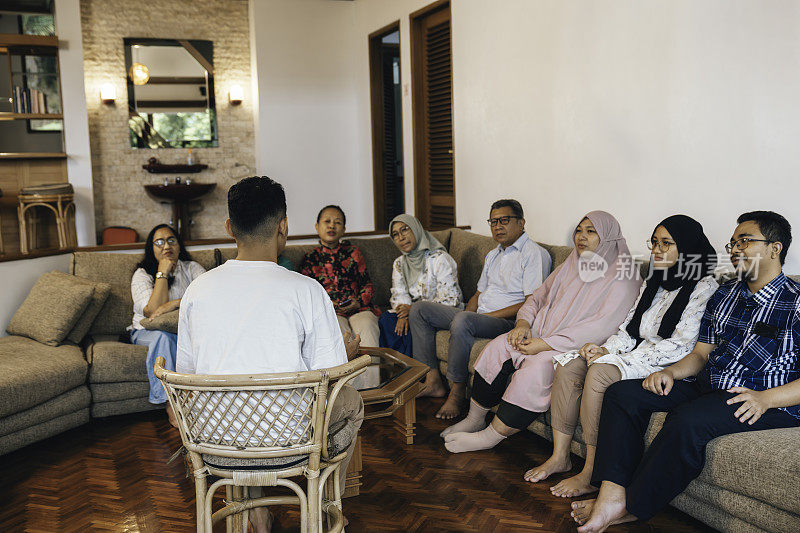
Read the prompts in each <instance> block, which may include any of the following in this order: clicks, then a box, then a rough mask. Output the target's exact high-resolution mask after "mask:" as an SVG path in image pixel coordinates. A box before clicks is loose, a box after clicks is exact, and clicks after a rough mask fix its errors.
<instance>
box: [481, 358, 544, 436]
mask: <svg viewBox="0 0 800 533" xmlns="http://www.w3.org/2000/svg"><path fill="white" fill-rule="evenodd" d="M514 370H516V369H515V368H514V363H513V362H512V361H511V359H509V360H508V361H506V362H505V363H503V366H502V367H501V368H500V372H499V373H498V374H497V377H496V378H494V380H492V382H491V383H488V382H487V381H486V380H485V379H483V377H481V375H480V374H478V373H477V372H475V373H474V375H473V376H472V399H473V400H475V401H476V402H478V404H479V405H480V406H482V407H485V408H486V409H491V408H492V407H494V406H495V405H498V404H499V406H498V407H497V414H496V415H495V416H497V418H499V419H500V420H501V421H502V422H503V424H505V425H507V426H508V427H510V428H514V429H520V430H522V429H526V428H527V427H528V426H530V425H531V423H532V422H533V421H534V420H536V417H537V416H539V415H540V414H541V413H537V412H535V411H528V410H527V409H523V408H522V407H520V406H518V405H514V404H513V403H508V402H507V401H505V400H503V394H504V393H505V392H506V389H507V388H508V380H509V379H510V378H511V374H513V373H514Z"/></svg>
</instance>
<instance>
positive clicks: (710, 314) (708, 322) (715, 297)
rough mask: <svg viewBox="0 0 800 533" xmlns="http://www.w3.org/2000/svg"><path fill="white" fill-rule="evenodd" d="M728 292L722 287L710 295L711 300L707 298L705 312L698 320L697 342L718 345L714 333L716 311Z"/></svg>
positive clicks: (715, 333) (717, 339) (727, 289)
mask: <svg viewBox="0 0 800 533" xmlns="http://www.w3.org/2000/svg"><path fill="white" fill-rule="evenodd" d="M728 291H730V288H726V287H725V286H722V287H720V288H719V289H717V292H715V293H714V294H712V295H711V298H709V300H708V303H707V304H706V310H705V312H703V318H702V319H700V334H699V336H698V337H697V341H698V342H704V343H706V344H719V338H718V337H717V331H716V321H717V320H716V310H717V305H718V304H719V301H720V300H721V299H722V298H723V297H724V296H725V294H726V293H727V292H728Z"/></svg>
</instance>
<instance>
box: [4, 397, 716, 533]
mask: <svg viewBox="0 0 800 533" xmlns="http://www.w3.org/2000/svg"><path fill="white" fill-rule="evenodd" d="M437 405H438V401H433V400H427V401H422V402H420V405H419V407H418V411H419V416H418V418H419V423H418V426H417V427H418V431H417V440H416V442H415V443H414V444H413V445H410V446H407V445H405V444H404V440H402V439H401V438H400V434H399V432H397V430H396V429H394V427H393V426H392V423H391V420H390V419H379V420H370V421H367V422H365V424H364V427H363V428H362V431H361V435H362V444H363V461H364V470H363V476H364V477H363V483H364V484H363V485H362V487H361V495H360V496H358V497H355V498H349V499H347V500H345V503H344V511H345V514H346V516H347V517H348V519H349V520H350V526H349V527H348V531H351V532H362V531H363V532H383V531H387V532H388V531H460V532H478V531H480V532H484V531H502V532H516V531H534V532H537V531H557V532H569V531H575V527H574V524H573V522H572V521H571V519H570V518H569V503H570V500H568V499H560V498H554V497H553V496H551V495H550V492H549V490H548V487H549V486H550V484H548V483H545V484H543V485H531V484H529V483H526V482H524V481H522V474H523V472H524V471H525V470H526V469H527V468H529V467H530V466H532V465H534V464H537V463H538V462H540V461H543V460H544V459H546V458H547V456H548V455H549V451H550V444H549V443H548V442H547V441H545V440H544V439H541V438H539V437H537V436H535V435H531V434H527V433H526V434H524V435H518V436H516V437H514V438H510V439H508V440H506V441H505V442H503V443H502V444H501V445H500V446H498V447H497V449H495V450H493V451H488V452H479V453H470V454H459V455H452V454H450V453H449V452H447V451H446V450H445V449H444V447H443V446H442V441H441V439H440V438H439V436H438V433H439V431H441V430H442V429H443V428H444V427H445V423H443V422H441V421H439V420H437V419H436V418H434V416H433V413H435V409H436V407H437ZM179 444H180V436H179V435H178V433H177V431H175V430H173V429H172V428H171V427H170V426H169V424H168V423H167V422H166V417H165V416H164V414H163V412H149V413H139V414H134V415H126V416H121V417H114V418H109V419H105V420H95V421H92V422H91V423H90V424H88V425H85V426H82V427H80V428H76V429H74V430H71V431H69V432H66V433H63V434H61V435H58V436H56V437H53V438H51V439H48V440H46V441H42V442H39V443H36V444H33V445H31V446H28V447H26V448H24V449H22V450H18V451H16V452H13V453H11V454H8V455H5V456H2V457H0V469H2V470H1V471H2V472H3V473H4V476H3V479H2V484H0V531H2V532H4V533H6V532H22V531H25V532H30V533H39V532H42V533H44V532H47V533H52V532H56V531H59V532H61V531H63V532H73V531H74V532H83V531H99V532H102V531H108V532H130V533H134V532H161V531H169V532H189V531H194V530H195V517H194V486H193V484H192V481H191V480H189V479H187V478H185V477H184V474H185V472H184V467H183V465H182V464H180V461H175V462H173V463H172V464H170V465H167V464H166V461H167V460H168V459H169V457H170V455H171V454H172V452H173V451H174V450H176V449H177V448H178V446H179ZM575 462H576V463H577V464H576V468H579V467H580V466H581V464H580V461H579V460H578V461H575ZM562 477H563V476H558V477H556V478H555V479H561V478H562ZM276 516H277V519H278V522H277V527H276V528H275V529H274V531H276V532H282V531H298V529H299V528H298V527H297V524H298V517H297V513H296V512H294V511H293V510H289V509H280V510H278V511H277V512H276ZM218 530H219V531H223V530H224V527H220V528H219V529H218ZM610 531H617V532H623V531H630V532H646V531H663V532H670V533H672V532H709V531H713V530H712V529H710V528H708V527H706V526H705V525H703V524H702V523H700V522H698V521H697V520H694V519H693V518H691V517H689V516H688V515H686V514H684V513H682V512H680V511H678V510H676V509H673V508H669V509H667V510H665V511H664V512H662V513H661V514H660V515H658V516H657V517H655V518H654V519H653V520H651V521H650V522H648V523H633V524H626V525H624V526H617V527H615V528H612V529H611V530H610Z"/></svg>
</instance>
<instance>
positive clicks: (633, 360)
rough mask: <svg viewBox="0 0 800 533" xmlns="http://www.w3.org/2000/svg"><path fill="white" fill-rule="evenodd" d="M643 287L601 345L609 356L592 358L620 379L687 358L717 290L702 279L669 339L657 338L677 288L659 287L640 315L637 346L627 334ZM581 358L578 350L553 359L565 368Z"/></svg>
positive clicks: (646, 373)
mask: <svg viewBox="0 0 800 533" xmlns="http://www.w3.org/2000/svg"><path fill="white" fill-rule="evenodd" d="M645 286H646V284H643V285H642V289H641V291H640V292H639V297H638V298H637V299H636V302H635V303H634V304H633V307H632V308H631V310H630V311H629V312H628V316H627V318H626V319H625V322H623V323H622V325H620V327H619V330H618V331H617V333H616V334H614V335H612V336H611V337H609V338H608V340H607V341H606V342H605V343H603V348H605V349H606V350H608V352H609V353H608V354H606V355H603V356H601V357H598V358H597V359H595V360H594V361H593V362H592V363H591V364H595V363H606V364H611V365H614V366H616V367H617V368H619V370H620V373H621V374H622V379H642V378H645V377H647V376H649V375H650V374H652V373H653V372H657V371H659V370H662V369H663V368H665V367H667V366H669V365H671V364H673V363H676V362H678V361H680V360H681V359H683V358H684V357H685V356H686V355H688V354H689V353H690V352H691V351H692V348H694V345H695V343H696V342H697V337H698V334H699V332H700V320H701V319H702V318H703V313H704V312H705V309H706V303H707V302H708V299H709V298H711V295H712V294H714V292H715V291H716V290H717V288H718V287H719V283H717V281H716V280H715V279H714V277H713V276H706V277H704V278H702V279H701V280H700V281H699V282H697V285H696V286H695V288H694V291H692V294H691V296H690V297H689V303H688V304H687V305H686V308H685V309H684V310H683V313H682V314H681V318H680V320H679V321H678V324H677V325H676V326H675V331H674V332H673V333H672V336H671V337H670V338H668V339H662V338H661V337H659V335H658V328H659V327H660V326H661V321H662V320H663V318H664V314H665V313H666V312H667V309H669V306H670V305H672V302H673V301H674V300H675V297H676V296H677V295H678V292H679V289H676V290H674V291H667V290H664V289H663V288H661V287H659V288H658V290H657V291H656V294H655V296H654V297H653V302H652V304H650V307H649V308H648V309H647V311H645V312H644V313H643V314H642V321H641V324H640V326H639V336H640V337H641V338H642V341H641V342H640V343H639V345H638V346H637V345H636V339H634V338H632V337H631V336H630V335H629V334H628V330H627V329H626V328H627V327H628V324H629V323H630V321H631V319H632V318H633V314H634V312H635V311H636V306H637V305H638V304H639V299H641V297H642V293H644V289H645ZM577 357H580V356H579V355H578V352H577V351H572V352H566V353H561V354H558V355H556V356H554V357H553V359H554V360H555V364H557V365H558V364H561V365H566V364H567V363H569V362H570V361H572V360H573V359H575V358H577Z"/></svg>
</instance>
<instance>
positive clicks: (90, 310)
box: [60, 273, 111, 344]
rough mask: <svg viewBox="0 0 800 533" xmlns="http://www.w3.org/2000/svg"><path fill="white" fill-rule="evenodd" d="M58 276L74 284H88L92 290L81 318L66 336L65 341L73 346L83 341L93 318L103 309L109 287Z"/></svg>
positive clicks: (89, 281)
mask: <svg viewBox="0 0 800 533" xmlns="http://www.w3.org/2000/svg"><path fill="white" fill-rule="evenodd" d="M60 274H62V275H63V276H67V277H69V278H72V279H73V280H74V281H75V282H76V283H84V284H88V285H91V286H92V287H93V288H94V292H93V293H92V299H91V301H90V302H89V305H88V306H87V307H86V311H84V312H83V315H81V317H80V318H79V319H78V321H77V322H76V323H75V326H74V327H73V328H72V331H70V332H69V335H67V339H69V340H70V341H72V342H74V343H75V344H78V343H79V342H81V341H82V340H83V338H84V337H85V336H86V334H87V333H89V329H90V328H91V327H92V323H93V322H94V320H95V318H97V315H98V314H99V313H100V310H101V309H102V308H103V304H105V303H106V300H107V299H108V295H109V294H110V293H111V285H110V284H108V283H104V282H102V281H91V280H88V279H86V278H82V277H80V276H73V275H70V274H64V273H60Z"/></svg>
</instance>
